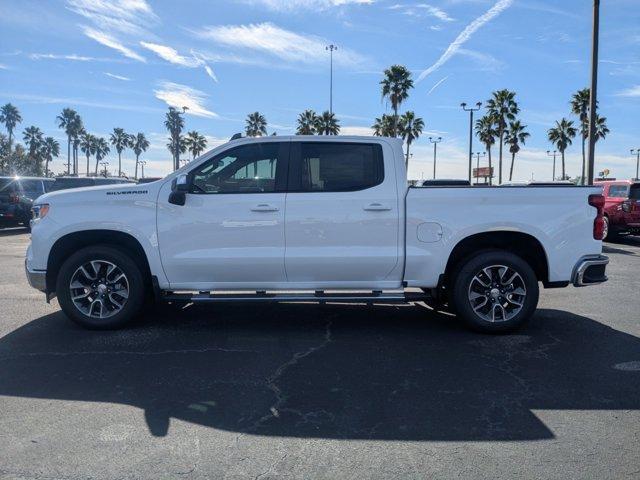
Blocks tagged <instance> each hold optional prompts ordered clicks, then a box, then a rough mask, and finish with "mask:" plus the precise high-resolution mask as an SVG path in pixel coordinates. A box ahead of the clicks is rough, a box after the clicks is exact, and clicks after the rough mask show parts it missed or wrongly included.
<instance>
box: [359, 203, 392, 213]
mask: <svg viewBox="0 0 640 480" xmlns="http://www.w3.org/2000/svg"><path fill="white" fill-rule="evenodd" d="M364 209H365V210H367V211H369V212H387V211H389V210H391V207H387V206H386V205H383V204H381V203H370V204H369V205H365V207H364Z"/></svg>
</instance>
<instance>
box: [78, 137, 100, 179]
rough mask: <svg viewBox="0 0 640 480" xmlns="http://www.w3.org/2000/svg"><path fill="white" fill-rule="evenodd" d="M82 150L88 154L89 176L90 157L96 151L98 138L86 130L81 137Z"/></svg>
mask: <svg viewBox="0 0 640 480" xmlns="http://www.w3.org/2000/svg"><path fill="white" fill-rule="evenodd" d="M80 150H82V153H84V154H85V155H86V156H87V177H88V176H89V159H90V158H91V155H94V154H95V153H96V138H95V137H94V136H93V135H91V134H90V133H87V132H84V133H83V134H82V136H81V137H80Z"/></svg>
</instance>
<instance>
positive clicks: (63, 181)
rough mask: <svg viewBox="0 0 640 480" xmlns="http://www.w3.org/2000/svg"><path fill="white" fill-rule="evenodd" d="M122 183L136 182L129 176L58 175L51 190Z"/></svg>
mask: <svg viewBox="0 0 640 480" xmlns="http://www.w3.org/2000/svg"><path fill="white" fill-rule="evenodd" d="M121 183H134V182H133V181H132V180H129V179H127V178H118V177H56V179H55V182H54V184H53V185H52V186H51V191H52V192H55V191H57V190H67V189H69V188H79V187H94V186H96V185H117V184H121Z"/></svg>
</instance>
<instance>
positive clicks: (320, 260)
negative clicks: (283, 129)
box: [285, 140, 401, 288]
mask: <svg viewBox="0 0 640 480" xmlns="http://www.w3.org/2000/svg"><path fill="white" fill-rule="evenodd" d="M389 154H390V155H389V156H387V155H386V154H383V146H382V145H380V144H377V143H357V142H353V143H347V142H334V141H325V142H310V141H306V140H305V141H300V142H296V141H293V142H292V143H291V156H290V171H289V189H288V193H287V212H286V220H285V221H286V226H285V237H286V252H285V267H286V272H287V279H288V281H289V282H291V283H295V284H297V286H299V287H300V288H331V287H336V288H350V287H353V288H358V287H362V288H368V287H371V286H373V285H376V286H377V287H379V288H397V287H399V286H400V282H401V267H399V265H400V263H401V262H399V221H400V211H399V208H400V207H399V201H398V192H397V186H396V175H395V169H394V163H393V153H392V151H391V149H390V148H389Z"/></svg>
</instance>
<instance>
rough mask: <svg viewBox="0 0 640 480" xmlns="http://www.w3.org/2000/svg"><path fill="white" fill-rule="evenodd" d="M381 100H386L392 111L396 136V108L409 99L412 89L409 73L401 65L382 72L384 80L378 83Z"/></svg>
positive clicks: (396, 134) (394, 134)
mask: <svg viewBox="0 0 640 480" xmlns="http://www.w3.org/2000/svg"><path fill="white" fill-rule="evenodd" d="M380 85H381V86H382V98H383V99H384V98H387V99H388V100H389V102H390V103H391V108H392V109H393V136H394V137H397V136H398V121H399V119H398V108H399V107H400V104H402V102H403V101H404V100H406V99H407V98H408V97H409V90H411V89H412V88H413V80H412V79H411V72H410V71H409V70H408V69H407V67H405V66H403V65H392V66H391V67H389V68H387V69H386V70H385V71H384V78H383V79H382V80H381V81H380Z"/></svg>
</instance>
